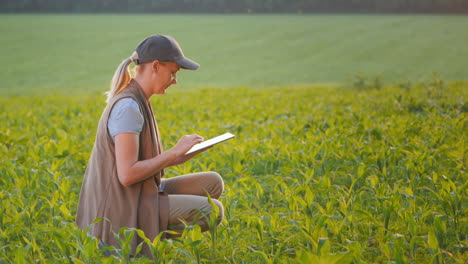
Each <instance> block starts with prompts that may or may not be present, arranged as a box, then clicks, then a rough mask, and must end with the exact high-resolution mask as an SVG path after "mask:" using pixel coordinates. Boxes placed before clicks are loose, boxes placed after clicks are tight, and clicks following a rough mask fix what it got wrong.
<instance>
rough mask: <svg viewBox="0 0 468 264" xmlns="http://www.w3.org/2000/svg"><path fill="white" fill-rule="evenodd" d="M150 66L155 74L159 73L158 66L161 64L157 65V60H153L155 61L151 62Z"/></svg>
mask: <svg viewBox="0 0 468 264" xmlns="http://www.w3.org/2000/svg"><path fill="white" fill-rule="evenodd" d="M152 65H153V70H154V71H155V72H158V71H159V66H160V65H161V63H159V61H158V60H155V61H153V63H152Z"/></svg>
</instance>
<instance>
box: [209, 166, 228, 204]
mask: <svg viewBox="0 0 468 264" xmlns="http://www.w3.org/2000/svg"><path fill="white" fill-rule="evenodd" d="M206 177H208V178H209V179H208V180H209V181H210V186H212V188H211V191H210V196H211V197H212V198H214V199H218V198H219V197H221V194H223V192H224V181H223V178H222V177H221V175H219V174H218V173H217V172H214V171H209V172H206Z"/></svg>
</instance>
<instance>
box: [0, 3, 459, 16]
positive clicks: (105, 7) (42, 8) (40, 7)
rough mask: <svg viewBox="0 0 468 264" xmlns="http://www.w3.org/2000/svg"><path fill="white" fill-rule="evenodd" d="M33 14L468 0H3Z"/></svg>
mask: <svg viewBox="0 0 468 264" xmlns="http://www.w3.org/2000/svg"><path fill="white" fill-rule="evenodd" d="M0 12H3V13H16V12H32V13H103V12H104V13H114V12H117V13H127V12H130V13H468V0H79V1H77V0H0Z"/></svg>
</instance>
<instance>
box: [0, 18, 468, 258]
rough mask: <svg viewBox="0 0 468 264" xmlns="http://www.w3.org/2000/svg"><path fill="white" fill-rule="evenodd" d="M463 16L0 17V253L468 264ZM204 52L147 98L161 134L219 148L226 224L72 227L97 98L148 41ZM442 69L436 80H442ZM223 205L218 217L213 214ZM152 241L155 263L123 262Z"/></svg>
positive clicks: (216, 161) (215, 159)
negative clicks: (109, 237) (112, 231)
mask: <svg viewBox="0 0 468 264" xmlns="http://www.w3.org/2000/svg"><path fill="white" fill-rule="evenodd" d="M467 26H468V19H467V18H466V17H463V16H357V15H356V16H352V15H348V16H341V15H333V16H332V15H330V16H328V15H315V16H306V15H298V16H294V15H276V16H270V15H268V16H267V15H265V16H247V15H245V16H234V15H233V16H229V15H228V16H208V15H198V16H196V15H164V16H160V15H158V16H150V15H144V16H138V15H118V16H117V15H54V16H44V15H40V16H39V15H22V16H6V15H1V16H0V31H1V32H2V36H1V37H0V43H1V45H2V49H0V57H1V58H2V62H3V63H2V64H1V66H0V67H1V69H2V70H1V71H0V78H1V79H2V83H1V84H0V124H1V129H0V157H1V163H0V263H307V264H308V263H327V264H328V263H337V264H338V263H339V264H341V263H345V264H346V263H398V264H400V263H438V264H440V263H459V264H462V263H466V262H467V259H468V242H467V234H468V225H467V219H468V211H467V202H468V201H467V182H468V181H467V175H466V156H467V154H468V153H467V152H468V150H467V147H466V139H467V132H466V131H467V129H466V124H467V116H466V113H467V111H468V102H467V95H468V83H467V82H466V79H467V78H466V76H467V75H466V69H468V67H465V66H466V65H467V60H466V58H467V57H468V46H466V43H467V41H468V35H467V34H465V30H466V28H467ZM155 32H161V33H165V34H171V35H174V36H175V37H176V38H177V39H178V40H179V42H180V43H181V45H182V48H183V49H184V52H185V54H186V55H187V56H188V57H190V58H193V59H194V60H196V61H198V62H200V64H202V67H201V68H200V70H198V71H195V72H190V71H186V72H181V73H180V74H179V76H178V80H179V83H178V84H177V85H175V86H172V87H171V88H170V89H169V90H168V93H167V94H166V95H163V96H153V97H152V105H153V108H154V111H155V116H156V119H157V121H158V124H159V128H160V132H161V136H162V141H163V145H164V146H165V148H166V149H168V148H170V147H172V146H173V145H174V144H175V143H176V142H177V141H178V139H179V138H180V137H181V136H182V135H185V134H192V133H197V134H199V135H202V136H203V137H204V138H211V137H214V136H217V135H220V134H223V133H225V132H231V133H233V134H235V135H236V138H235V139H233V140H230V141H227V142H225V143H222V144H219V145H217V146H216V147H214V148H213V149H210V150H209V151H207V152H206V153H203V154H201V155H199V156H197V157H196V158H194V159H193V160H191V161H189V162H187V163H186V164H184V165H181V166H178V167H171V168H168V169H166V176H167V177H173V176H176V175H181V174H186V173H191V172H198V171H208V170H213V171H217V172H219V173H220V174H221V175H222V176H223V178H224V181H225V193H224V195H223V196H222V197H221V199H220V200H221V201H222V202H223V204H224V206H225V219H224V220H223V222H222V223H221V225H219V226H218V227H216V226H214V225H212V226H211V229H210V231H208V232H206V233H200V229H199V227H198V226H192V225H187V227H186V229H185V232H184V234H183V236H182V237H181V238H178V239H169V240H163V241H159V240H158V239H156V240H154V241H149V240H145V239H144V238H145V236H144V233H142V232H141V231H139V230H136V231H135V230H125V229H124V230H122V231H121V233H122V235H123V238H122V239H121V240H120V243H121V249H116V255H115V256H112V257H108V258H106V257H104V256H103V254H102V250H100V249H99V248H98V246H97V241H96V240H95V239H93V238H91V237H88V236H87V235H86V232H85V231H82V230H80V229H79V228H77V227H76V225H75V223H74V219H75V215H76V206H77V202H78V195H79V191H80V188H81V183H82V179H83V174H84V171H85V169H86V165H87V162H88V159H89V156H90V153H91V149H92V146H93V143H94V140H95V133H96V128H97V125H98V120H99V117H100V115H101V113H102V110H103V109H104V107H105V102H104V100H105V96H104V95H103V93H104V91H106V90H107V89H108V84H109V81H110V78H111V77H112V74H113V72H114V70H115V68H116V67H117V65H118V64H119V63H120V61H121V60H122V59H124V58H126V57H127V56H129V55H130V54H131V52H132V50H133V48H134V46H135V45H136V44H137V42H138V41H139V40H140V39H143V38H144V37H145V36H147V35H149V34H152V33H155ZM433 72H437V73H433ZM215 214H216V213H213V215H212V216H211V217H212V219H213V220H214V219H216V215H215ZM131 236H140V237H142V241H143V243H147V244H149V245H150V248H151V249H152V251H153V254H154V256H155V260H154V261H153V260H149V259H147V258H144V257H137V258H130V256H129V251H128V245H129V244H128V242H126V238H131Z"/></svg>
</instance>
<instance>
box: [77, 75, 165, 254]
mask: <svg viewBox="0 0 468 264" xmlns="http://www.w3.org/2000/svg"><path fill="white" fill-rule="evenodd" d="M126 97H131V98H133V99H134V100H135V101H136V102H137V103H138V105H139V107H140V111H141V113H142V114H143V118H144V125H143V130H142V131H141V133H140V146H139V154H138V160H145V159H150V158H152V157H154V156H157V155H159V154H161V152H162V146H161V140H160V138H159V131H158V126H157V124H156V121H155V120H154V116H153V110H152V108H151V105H150V104H149V103H148V102H147V101H146V98H145V94H144V93H143V90H142V89H141V87H140V85H139V84H138V83H137V82H136V81H135V80H131V81H130V83H129V84H128V85H127V88H126V89H124V90H123V91H122V92H121V93H119V94H118V95H116V96H114V97H113V98H112V99H111V101H110V102H109V103H108V104H107V107H106V108H105V109H104V113H103V114H102V116H101V119H100V121H99V125H98V129H97V135H96V141H95V143H94V148H93V151H92V154H91V158H90V160H89V163H88V168H87V169H86V173H85V176H84V180H83V185H82V187H81V193H80V201H79V204H78V213H77V216H76V223H77V225H78V226H79V227H80V228H81V229H85V228H87V227H88V226H90V225H91V224H92V223H93V222H94V221H95V219H96V218H101V217H102V218H104V219H103V220H102V221H100V222H98V223H96V224H94V225H91V227H90V229H89V232H88V233H89V234H90V235H92V236H94V237H97V238H99V239H101V240H102V241H103V242H104V243H105V244H107V245H113V246H115V247H116V248H120V247H119V245H118V242H117V240H116V239H115V237H114V234H113V233H118V231H119V229H120V228H121V227H129V228H138V229H141V230H143V231H144V232H145V234H146V237H148V238H149V239H150V240H151V241H152V240H153V239H154V238H155V237H156V236H157V235H158V234H159V232H161V231H163V230H166V229H167V219H168V200H167V195H165V194H162V193H159V187H158V186H159V184H160V182H161V177H162V176H163V175H164V171H158V172H156V173H155V174H154V175H153V176H152V177H149V178H147V179H146V180H144V181H142V182H139V183H136V184H133V185H131V186H129V187H125V186H123V185H121V184H120V182H119V179H118V176H117V167H116V162H115V145H114V142H113V141H112V139H111V137H110V136H109V134H108V131H107V120H108V119H109V115H110V112H111V110H112V108H113V107H114V105H115V103H116V102H117V101H118V100H120V99H122V98H126ZM140 242H141V239H140V238H139V237H138V236H137V235H136V234H135V237H134V239H133V240H132V241H131V246H132V250H133V252H135V248H136V247H137V245H138V244H139V243H140ZM142 253H143V254H144V255H147V256H148V257H150V255H151V254H150V251H149V248H148V247H146V246H144V247H143V250H142Z"/></svg>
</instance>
